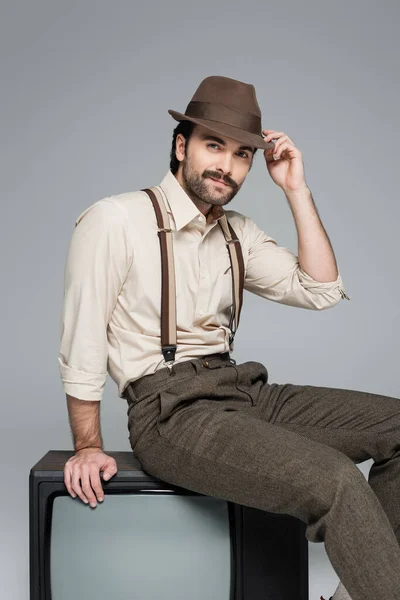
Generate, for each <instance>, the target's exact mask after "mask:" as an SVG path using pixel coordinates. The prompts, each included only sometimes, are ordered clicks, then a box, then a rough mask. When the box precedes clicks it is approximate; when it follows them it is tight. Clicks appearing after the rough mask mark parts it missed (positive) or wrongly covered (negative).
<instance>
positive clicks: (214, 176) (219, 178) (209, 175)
mask: <svg viewBox="0 0 400 600" xmlns="http://www.w3.org/2000/svg"><path fill="white" fill-rule="evenodd" d="M204 176H205V177H212V178H213V179H216V180H217V181H223V183H226V185H230V186H231V187H236V184H235V182H234V181H232V179H228V180H227V179H225V178H224V177H220V176H219V175H214V174H213V173H206V174H205V175H204Z"/></svg>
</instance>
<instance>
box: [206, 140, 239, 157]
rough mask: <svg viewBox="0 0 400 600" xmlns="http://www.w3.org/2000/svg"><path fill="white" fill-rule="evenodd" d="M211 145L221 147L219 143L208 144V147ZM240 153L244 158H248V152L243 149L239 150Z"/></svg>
mask: <svg viewBox="0 0 400 600" xmlns="http://www.w3.org/2000/svg"><path fill="white" fill-rule="evenodd" d="M210 146H216V147H217V148H219V146H218V144H213V143H211V144H207V148H209V147H210ZM239 154H243V158H248V154H247V153H246V152H244V151H243V150H241V151H240V152H239Z"/></svg>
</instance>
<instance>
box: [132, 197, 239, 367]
mask: <svg viewBox="0 0 400 600" xmlns="http://www.w3.org/2000/svg"><path fill="white" fill-rule="evenodd" d="M141 191H142V192H146V193H147V194H148V196H149V197H150V200H151V202H152V204H153V208H154V210H155V213H156V218H157V225H158V235H159V238H160V250H161V346H162V353H163V356H164V364H165V365H166V366H167V367H169V368H170V369H171V368H172V366H173V363H174V361H175V352H176V347H177V345H176V288H175V267H174V255H173V246H172V230H171V228H170V222H169V216H168V213H167V209H166V206H165V201H164V198H163V196H162V194H161V192H160V190H159V189H158V187H157V186H153V187H150V188H145V189H143V190H141ZM218 224H219V226H220V227H221V229H222V232H223V234H224V237H225V241H226V246H227V248H228V252H229V259H230V262H231V274H232V297H233V308H232V314H231V318H230V322H229V328H230V330H231V334H230V337H229V349H230V350H233V341H234V337H235V333H236V331H237V328H238V326H239V320H240V312H241V309H242V304H243V283H244V262H243V255H242V249H241V246H240V241H239V239H238V237H237V235H236V233H235V231H234V229H233V227H232V225H231V224H230V223H229V222H228V219H227V218H226V214H225V211H224V214H223V215H222V217H221V218H220V219H219V220H218Z"/></svg>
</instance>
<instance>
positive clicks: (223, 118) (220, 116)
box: [185, 100, 261, 135]
mask: <svg viewBox="0 0 400 600" xmlns="http://www.w3.org/2000/svg"><path fill="white" fill-rule="evenodd" d="M185 115H186V116H188V117H195V118H197V119H207V120H209V121H218V122H219V123H225V124H226V125H232V126H233V127H239V129H244V130H245V131H248V132H249V133H254V134H256V135H260V134H261V118H260V117H258V116H257V115H254V114H251V113H247V114H245V115H244V114H243V113H240V112H237V111H236V110H234V109H232V108H229V107H228V106H225V105H224V104H215V103H214V102H201V101H199V100H192V101H191V102H189V104H188V105H187V108H186V112H185Z"/></svg>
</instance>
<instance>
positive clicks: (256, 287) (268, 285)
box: [244, 219, 350, 310]
mask: <svg viewBox="0 0 400 600" xmlns="http://www.w3.org/2000/svg"><path fill="white" fill-rule="evenodd" d="M248 226H249V246H248V248H249V250H248V257H247V266H246V272H245V281H244V289H246V290H248V291H249V292H252V293H253V294H256V295H258V296H261V297H263V298H266V299H268V300H272V301H273V302H279V303H281V304H287V305H289V306H296V307H299V308H306V309H309V310H325V309H327V308H331V307H333V306H335V305H336V304H337V303H338V302H339V301H340V300H341V299H342V298H346V299H347V300H350V298H349V297H348V295H347V294H346V292H345V289H344V285H343V281H342V277H341V275H340V271H339V275H338V277H337V279H336V280H335V281H329V282H321V281H316V280H315V279H313V278H312V277H311V276H310V275H308V273H306V272H305V271H304V270H303V269H302V268H301V266H300V263H299V259H298V257H297V256H296V255H295V254H293V252H291V251H290V250H289V249H288V248H285V247H283V246H279V245H278V243H277V241H276V240H275V239H274V238H272V237H270V236H268V235H267V234H266V233H265V232H264V231H262V230H261V229H260V228H259V227H258V226H257V225H256V223H254V221H253V220H252V219H249V223H248Z"/></svg>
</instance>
